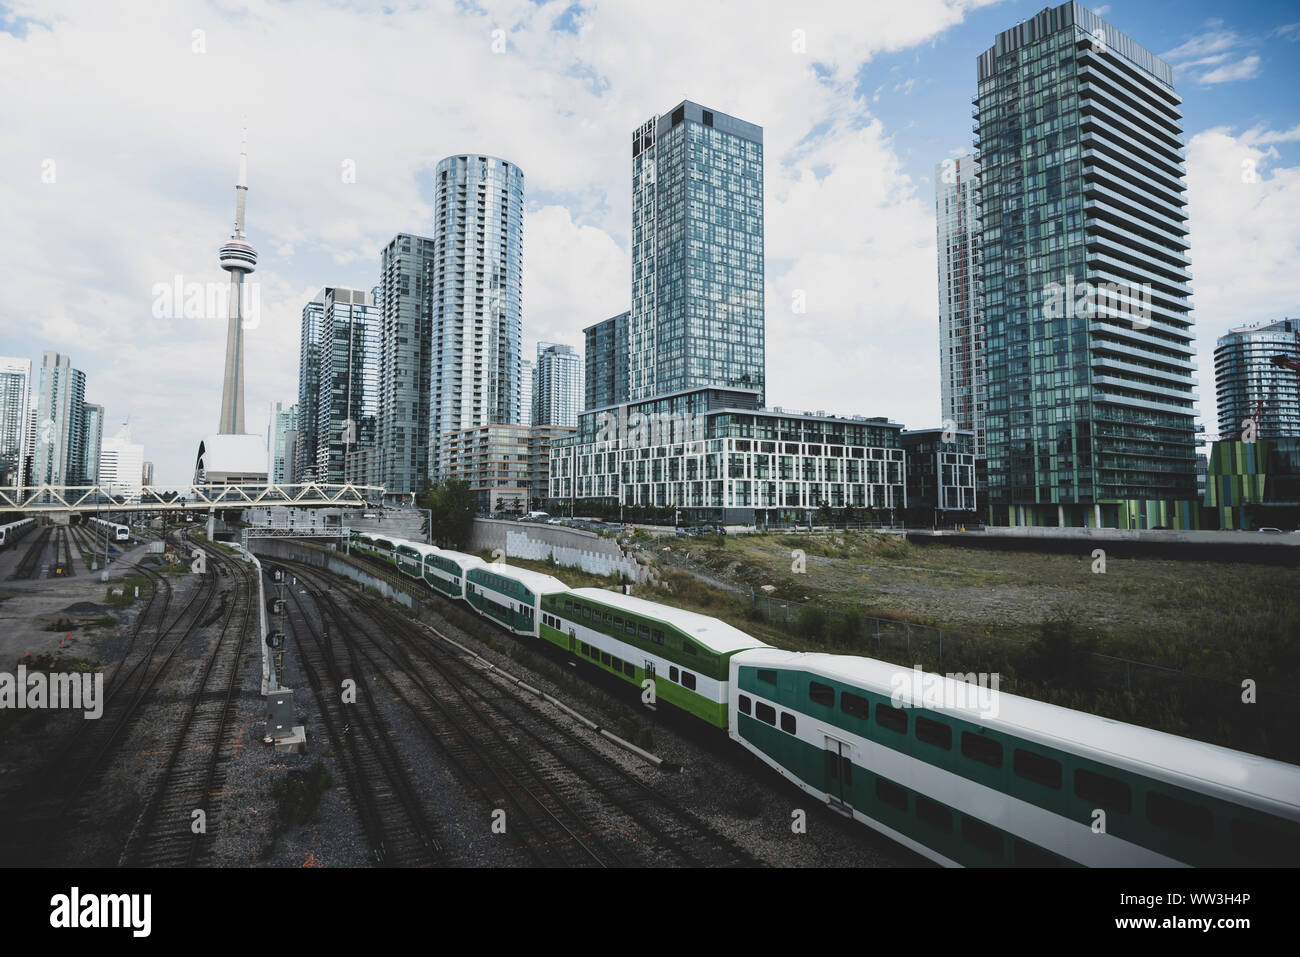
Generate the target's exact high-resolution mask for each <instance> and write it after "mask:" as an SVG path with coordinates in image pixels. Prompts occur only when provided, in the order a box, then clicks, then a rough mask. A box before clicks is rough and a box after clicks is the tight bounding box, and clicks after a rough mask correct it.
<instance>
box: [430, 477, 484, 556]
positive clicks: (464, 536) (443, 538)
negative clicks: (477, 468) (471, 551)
mask: <svg viewBox="0 0 1300 957" xmlns="http://www.w3.org/2000/svg"><path fill="white" fill-rule="evenodd" d="M415 504H416V506H417V507H419V508H422V509H428V510H429V511H428V512H427V513H426V514H425V516H424V519H423V521H422V523H421V528H420V530H421V531H422V532H423V533H424V534H425V535H426V536H428V537H431V538H432V539H433V542H434V544H435V545H442V546H445V547H449V548H465V547H466V546H468V545H469V540H470V535H471V533H472V532H473V530H474V514H475V508H474V496H473V494H472V493H471V492H470V489H469V483H468V482H466V481H463V480H461V479H446V480H444V481H442V482H439V483H438V484H437V485H434V486H430V485H429V483H428V482H427V481H426V482H425V486H424V488H423V489H421V491H420V493H419V494H418V495H417V496H416V497H415ZM430 516H432V518H433V533H432V535H431V536H430V533H429V518H430Z"/></svg>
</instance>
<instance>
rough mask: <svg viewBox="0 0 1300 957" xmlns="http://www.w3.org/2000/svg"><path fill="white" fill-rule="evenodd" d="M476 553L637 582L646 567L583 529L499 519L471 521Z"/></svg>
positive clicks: (471, 540)
mask: <svg viewBox="0 0 1300 957" xmlns="http://www.w3.org/2000/svg"><path fill="white" fill-rule="evenodd" d="M470 544H471V547H472V548H473V549H475V550H487V551H494V550H496V549H498V548H499V549H501V550H502V552H503V553H504V554H505V557H506V559H507V561H508V560H509V559H511V558H527V559H531V560H533V561H540V562H544V561H546V560H548V559H554V560H555V561H556V563H557V564H559V565H563V566H564V567H565V568H581V569H582V570H583V571H585V572H588V573H590V574H593V575H605V576H608V577H612V578H613V577H618V576H619V575H622V576H625V577H626V578H627V579H628V580H629V581H633V582H639V581H641V580H642V579H643V578H644V576H645V574H646V570H645V567H644V566H642V565H639V564H637V562H636V560H635V559H634V558H631V557H630V556H628V555H625V554H624V553H623V549H622V548H620V547H619V545H618V543H617V542H616V541H614V540H613V539H610V538H603V537H601V536H600V535H597V534H596V533H594V532H589V531H587V530H585V529H579V528H568V527H566V526H563V525H538V524H533V523H529V522H508V521H500V520H498V519H490V518H479V519H475V520H474V534H473V537H472V538H471V539H470Z"/></svg>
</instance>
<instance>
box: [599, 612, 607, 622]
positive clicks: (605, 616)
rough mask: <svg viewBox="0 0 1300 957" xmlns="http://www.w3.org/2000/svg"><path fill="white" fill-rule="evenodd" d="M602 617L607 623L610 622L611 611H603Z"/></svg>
mask: <svg viewBox="0 0 1300 957" xmlns="http://www.w3.org/2000/svg"><path fill="white" fill-rule="evenodd" d="M600 618H601V621H603V622H604V623H605V624H607V625H608V624H609V612H607V611H606V612H602V613H601V616H600Z"/></svg>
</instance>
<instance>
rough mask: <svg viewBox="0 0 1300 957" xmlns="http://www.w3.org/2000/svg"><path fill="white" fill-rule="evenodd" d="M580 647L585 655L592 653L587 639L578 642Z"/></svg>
mask: <svg viewBox="0 0 1300 957" xmlns="http://www.w3.org/2000/svg"><path fill="white" fill-rule="evenodd" d="M578 647H579V648H580V649H581V650H582V653H583V654H584V655H589V654H591V646H590V645H588V644H587V643H586V642H585V641H580V642H578Z"/></svg>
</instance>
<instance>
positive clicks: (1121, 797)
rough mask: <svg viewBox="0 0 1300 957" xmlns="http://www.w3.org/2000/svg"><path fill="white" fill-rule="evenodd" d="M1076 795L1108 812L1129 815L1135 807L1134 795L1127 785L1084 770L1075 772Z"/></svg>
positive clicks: (1080, 769)
mask: <svg viewBox="0 0 1300 957" xmlns="http://www.w3.org/2000/svg"><path fill="white" fill-rule="evenodd" d="M1074 793H1075V794H1076V795H1078V796H1079V797H1081V798H1083V799H1084V800H1085V801H1092V802H1093V803H1094V804H1099V805H1101V806H1102V807H1104V808H1106V809H1107V810H1108V811H1119V812H1121V813H1123V814H1127V813H1128V812H1129V811H1130V810H1131V809H1132V807H1133V799H1132V793H1131V792H1130V791H1129V786H1128V785H1127V784H1125V783H1124V782H1123V781H1117V780H1115V779H1114V778H1112V777H1108V776H1106V775H1104V774H1097V773H1096V772H1093V771H1088V770H1085V769H1084V768H1079V769H1078V770H1076V771H1075V772H1074Z"/></svg>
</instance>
